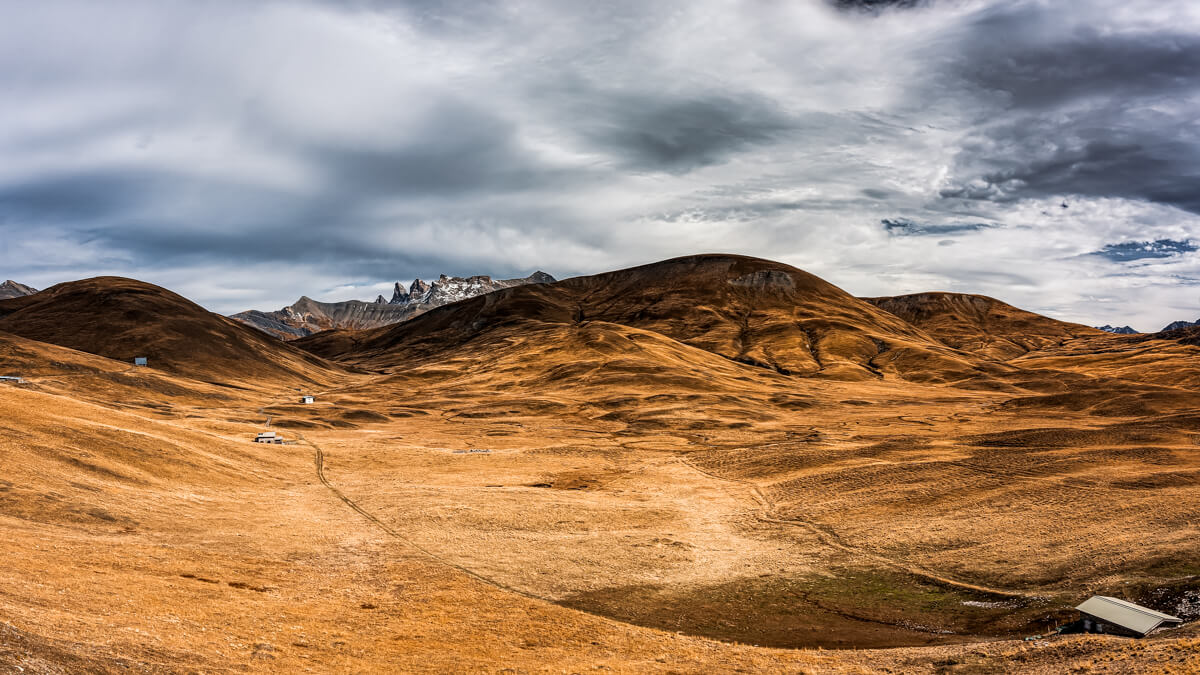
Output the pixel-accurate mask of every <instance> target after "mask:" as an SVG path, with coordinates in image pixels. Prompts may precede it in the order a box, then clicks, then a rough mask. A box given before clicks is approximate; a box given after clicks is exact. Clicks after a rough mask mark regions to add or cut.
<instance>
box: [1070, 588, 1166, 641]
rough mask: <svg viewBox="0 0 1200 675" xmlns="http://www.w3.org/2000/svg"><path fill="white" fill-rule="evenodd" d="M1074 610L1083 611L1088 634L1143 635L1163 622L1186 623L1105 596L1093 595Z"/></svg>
mask: <svg viewBox="0 0 1200 675" xmlns="http://www.w3.org/2000/svg"><path fill="white" fill-rule="evenodd" d="M1075 609H1077V610H1079V612H1080V613H1081V614H1083V630H1084V632H1087V633H1116V634H1126V635H1135V636H1137V637H1143V636H1145V635H1147V634H1148V633H1150V632H1151V631H1153V630H1155V629H1157V628H1158V627H1159V626H1162V625H1163V624H1171V625H1174V624H1180V623H1183V619H1180V618H1179V617H1177V616H1171V615H1170V614H1163V613H1162V612H1156V611H1154V610H1152V609H1150V608H1148V607H1142V606H1141V605H1135V604H1133V603H1132V602H1129V601H1127V600H1121V599H1119V598H1110V597H1108V596H1105V595H1094V596H1092V597H1090V598H1088V599H1087V600H1085V601H1084V602H1083V603H1082V604H1080V605H1079V606H1078V607H1076V608H1075Z"/></svg>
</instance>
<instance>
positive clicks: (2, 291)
mask: <svg viewBox="0 0 1200 675" xmlns="http://www.w3.org/2000/svg"><path fill="white" fill-rule="evenodd" d="M37 292H38V291H37V289H36V288H33V287H31V286H26V285H25V284H19V283H17V282H15V281H13V280H12V279H9V280H8V281H5V282H4V283H2V284H0V300H7V299H8V298H22V297H25V296H26V295H33V294H34V293H37Z"/></svg>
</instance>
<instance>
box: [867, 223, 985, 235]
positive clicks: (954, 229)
mask: <svg viewBox="0 0 1200 675" xmlns="http://www.w3.org/2000/svg"><path fill="white" fill-rule="evenodd" d="M879 222H880V224H881V225H883V229H884V230H886V231H887V233H888V234H890V235H892V236H893V237H914V236H936V237H944V236H946V235H950V234H965V233H968V232H978V231H980V230H984V229H987V228H989V227H993V226H992V225H988V224H986V223H945V224H939V225H935V224H932V223H918V222H916V221H913V220H909V219H907V218H884V219H883V220H881V221H879Z"/></svg>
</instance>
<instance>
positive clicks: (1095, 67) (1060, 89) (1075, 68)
mask: <svg viewBox="0 0 1200 675" xmlns="http://www.w3.org/2000/svg"><path fill="white" fill-rule="evenodd" d="M1045 20H1046V17H1045V16H1044V15H1043V14H1041V13H1040V12H1037V11H1035V10H1034V9H1032V8H1025V9H1022V10H1018V11H1014V12H1011V13H1008V12H1003V11H1001V12H998V13H996V14H993V15H991V16H989V17H988V18H986V19H984V20H982V21H980V22H979V23H978V24H977V25H976V26H975V27H974V30H975V32H976V33H977V35H978V38H979V39H977V40H974V41H972V42H971V43H969V44H967V45H966V52H965V53H964V54H962V55H961V60H956V65H955V70H956V71H957V75H958V76H959V77H961V78H963V79H964V80H965V81H966V82H967V83H968V84H969V85H971V86H974V87H978V88H980V89H983V90H984V91H987V92H992V93H996V94H1002V95H1003V97H1004V99H1005V101H1006V102H1007V103H1009V104H1010V105H1012V106H1015V107H1018V108H1025V109H1047V108H1052V107H1054V106H1059V105H1063V104H1065V103H1069V102H1071V101H1073V100H1078V99H1087V98H1099V99H1101V102H1103V101H1112V100H1120V99H1126V100H1127V99H1128V97H1142V96H1157V95H1162V94H1166V95H1169V96H1172V97H1174V96H1178V95H1179V94H1180V93H1182V92H1184V91H1188V90H1192V89H1195V88H1196V87H1197V86H1200V35H1194V34H1187V33H1172V32H1166V33H1151V34H1139V35H1106V34H1104V33H1102V32H1100V31H1098V30H1095V29H1080V30H1077V31H1073V32H1071V33H1069V34H1067V35H1059V34H1054V33H1051V34H1050V35H1047V31H1046V28H1045V27H1044V26H1042V25H1040V24H1041V23H1042V22H1044V21H1045Z"/></svg>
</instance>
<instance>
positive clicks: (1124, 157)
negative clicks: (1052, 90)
mask: <svg viewBox="0 0 1200 675" xmlns="http://www.w3.org/2000/svg"><path fill="white" fill-rule="evenodd" d="M1158 116H1159V115H1158V114H1157V113H1151V114H1150V115H1149V117H1151V118H1153V117H1158ZM1145 122H1146V124H1139V123H1138V120H1137V116H1136V115H1133V114H1128V115H1123V114H1121V113H1119V112H1117V111H1110V110H1099V111H1086V112H1083V113H1079V114H1072V113H1062V114H1057V115H1054V116H1048V117H1025V118H1019V119H1017V120H1014V121H1012V122H1008V123H1005V124H1000V125H994V126H991V127H988V128H987V129H986V130H985V131H984V132H983V135H982V136H980V137H976V138H972V139H970V140H969V141H968V142H967V143H965V144H964V147H963V150H962V152H961V153H960V154H959V156H958V158H957V159H956V163H957V173H958V174H959V176H961V177H973V179H972V180H970V182H967V183H965V184H961V183H960V184H958V185H955V186H952V187H948V188H946V189H943V190H942V191H941V196H942V197H948V198H961V199H977V200H978V199H982V200H990V201H997V202H1010V201H1014V200H1017V199H1021V198H1025V197H1030V196H1039V197H1046V196H1054V195H1070V194H1075V195H1087V196H1092V197H1125V198H1130V199H1141V200H1146V201H1150V202H1157V203H1161V204H1168V205H1171V206H1175V207H1178V208H1180V209H1184V210H1187V211H1190V212H1192V213H1200V190H1197V188H1196V186H1197V185H1200V138H1196V137H1195V132H1194V131H1192V130H1189V129H1188V128H1187V127H1188V126H1189V123H1183V122H1180V121H1177V120H1173V119H1159V120H1153V119H1147V120H1145ZM1154 122H1157V124H1154Z"/></svg>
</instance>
